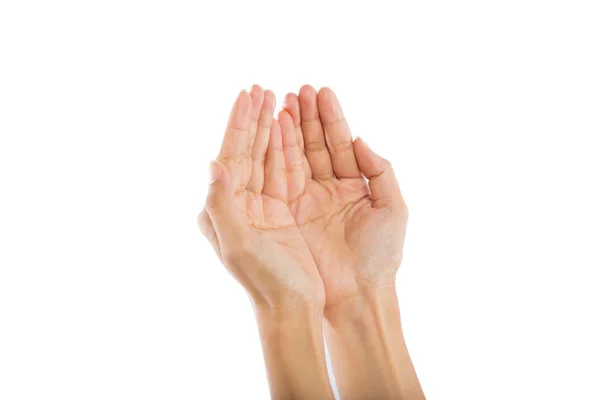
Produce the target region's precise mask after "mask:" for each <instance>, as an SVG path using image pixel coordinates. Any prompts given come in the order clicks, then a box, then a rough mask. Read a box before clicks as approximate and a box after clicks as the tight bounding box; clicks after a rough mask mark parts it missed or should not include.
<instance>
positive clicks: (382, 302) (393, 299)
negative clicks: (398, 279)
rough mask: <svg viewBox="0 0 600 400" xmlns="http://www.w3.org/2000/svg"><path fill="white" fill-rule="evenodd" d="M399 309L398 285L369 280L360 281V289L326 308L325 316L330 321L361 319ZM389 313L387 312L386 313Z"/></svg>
mask: <svg viewBox="0 0 600 400" xmlns="http://www.w3.org/2000/svg"><path fill="white" fill-rule="evenodd" d="M390 308H391V309H392V310H393V311H397V310H398V296H397V293H396V285H395V284H394V283H390V284H388V285H378V284H374V283H372V282H368V281H362V280H359V281H358V291H357V292H356V294H355V295H353V296H350V297H347V298H345V299H343V300H341V301H339V302H337V303H334V304H332V305H329V306H327V307H325V308H324V310H323V316H324V317H325V319H326V320H328V321H329V322H335V320H336V319H339V318H343V319H361V318H366V317H372V316H374V315H381V314H382V312H383V311H384V310H389V309H390ZM385 314H387V312H386V313H385Z"/></svg>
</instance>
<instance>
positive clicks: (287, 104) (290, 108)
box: [283, 93, 301, 126]
mask: <svg viewBox="0 0 600 400" xmlns="http://www.w3.org/2000/svg"><path fill="white" fill-rule="evenodd" d="M283 108H284V109H285V110H286V111H287V112H288V113H289V114H290V116H291V117H292V120H293V121H294V126H300V122H301V119H300V102H299V100H298V96H297V95H296V94H295V93H288V94H287V95H286V96H285V101H284V105H283Z"/></svg>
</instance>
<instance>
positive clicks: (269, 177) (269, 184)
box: [263, 119, 287, 204]
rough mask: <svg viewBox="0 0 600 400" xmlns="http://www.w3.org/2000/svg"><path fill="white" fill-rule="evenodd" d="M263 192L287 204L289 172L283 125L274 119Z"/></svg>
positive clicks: (266, 159)
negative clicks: (284, 153)
mask: <svg viewBox="0 0 600 400" xmlns="http://www.w3.org/2000/svg"><path fill="white" fill-rule="evenodd" d="M263 194H264V195H267V196H269V197H272V198H274V199H277V200H279V201H282V202H283V203H286V204H287V173H286V169H285V157H284V156H283V143H282V139H281V127H280V126H279V122H278V121H277V120H276V119H274V120H273V123H272V124H271V133H270V135H269V145H268V147H267V155H266V157H265V184H264V187H263Z"/></svg>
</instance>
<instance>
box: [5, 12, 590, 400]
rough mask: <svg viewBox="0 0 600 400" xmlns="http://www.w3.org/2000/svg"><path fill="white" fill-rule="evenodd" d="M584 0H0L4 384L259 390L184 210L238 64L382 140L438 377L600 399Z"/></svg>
mask: <svg viewBox="0 0 600 400" xmlns="http://www.w3.org/2000/svg"><path fill="white" fill-rule="evenodd" d="M597 5H598V2H597V1H573V0H569V1H566V0H564V1H533V0H518V1H514V0H508V1H506V0H505V1H464V0H458V1H418V2H389V3H380V2H376V1H368V2H360V3H359V2H357V3H356V4H350V3H349V2H337V3H330V2H307V1H296V2H272V3H267V2H249V1H248V2H243V3H241V2H240V3H233V2H225V1H211V2H203V1H198V0H196V1H102V2H100V1H97V2H91V1H86V2H81V1H70V2H68V1H53V2H45V1H44V2H42V1H38V2H32V1H16V0H15V1H10V0H4V1H2V2H1V3H0V134H1V141H0V191H1V196H0V202H1V203H2V204H1V207H0V399H3V400H4V399H6V400H12V399H54V398H57V399H213V398H214V399H236V398H244V399H264V398H268V386H267V381H266V376H265V371H264V367H263V361H262V352H261V349H260V342H259V337H258V334H257V331H256V326H255V321H254V316H253V312H252V308H251V305H250V303H249V300H248V299H247V297H246V295H245V293H244V292H243V290H242V289H241V287H239V286H238V284H237V283H236V282H235V281H234V280H233V278H231V277H230V276H229V274H228V273H227V272H226V271H225V269H224V268H223V267H222V266H221V265H220V264H219V262H218V260H217V258H216V256H215V255H214V254H213V252H212V249H211V247H210V246H209V245H208V244H207V243H206V242H205V241H204V239H203V238H202V237H201V235H200V233H199V231H198V229H197V227H196V216H197V214H198V213H199V211H200V209H201V206H202V203H203V199H204V195H205V192H206V187H207V178H208V171H207V170H208V162H209V161H210V160H211V159H212V158H214V157H215V156H216V153H217V151H218V148H219V144H220V140H221V135H222V132H223V129H224V126H225V122H226V118H227V115H228V113H229V108H230V106H231V103H232V102H233V100H234V99H235V96H236V94H237V93H238V91H239V90H240V89H241V88H246V89H249V88H250V85H251V84H252V83H259V84H261V85H262V86H263V87H265V88H270V89H272V90H274V91H275V93H276V95H277V96H278V99H279V100H281V99H282V98H283V96H284V95H285V93H286V92H288V91H297V90H298V89H299V87H300V86H301V85H302V84H304V83H311V84H312V85H314V86H315V87H317V88H319V87H321V86H324V85H326V86H329V87H331V88H333V89H334V90H335V91H336V92H337V93H338V96H339V98H340V100H341V102H342V105H343V106H344V109H345V112H346V116H347V119H348V121H349V123H350V126H351V128H352V130H353V133H354V134H355V135H360V136H362V137H363V138H364V139H365V140H367V141H368V143H369V144H370V145H371V147H373V148H374V149H376V150H379V151H380V152H381V153H382V154H383V156H385V157H387V158H389V159H390V160H392V162H393V164H394V166H395V168H396V171H397V174H398V176H399V178H400V180H401V185H402V189H403V192H404V194H405V197H406V199H407V202H408V205H409V208H410V210H411V220H410V223H409V231H408V238H407V243H406V251H405V260H404V262H403V265H402V267H401V271H400V273H399V277H398V287H399V295H400V301H401V309H402V318H403V324H404V327H405V333H406V338H407V342H408V346H409V349H410V352H411V354H412V356H413V360H414V363H415V366H416V369H417V372H418V374H419V377H420V379H421V382H422V385H423V387H424V390H425V392H426V395H427V396H428V399H430V400H431V399H461V400H465V399H477V400H481V399H503V400H504V399H507V398H508V399H566V398H569V399H599V398H600V388H599V383H598V382H599V381H598V379H599V377H600V361H599V360H600V348H599V345H598V342H599V339H600V329H599V314H600V311H599V309H598V308H599V306H598V305H599V304H600V298H599V297H600V296H599V289H598V286H599V282H600V281H599V279H598V270H599V269H600V251H599V250H600V228H599V227H600V212H599V209H600V193H599V190H600V179H599V173H600V156H599V154H600V145H599V144H598V138H599V136H600V22H599V21H600V13H599V11H598V7H596V6H597ZM278 104H281V103H280V102H279V103H278Z"/></svg>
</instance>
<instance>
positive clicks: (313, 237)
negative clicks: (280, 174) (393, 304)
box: [278, 86, 408, 306]
mask: <svg viewBox="0 0 600 400" xmlns="http://www.w3.org/2000/svg"><path fill="white" fill-rule="evenodd" d="M278 119H279V122H280V124H281V129H282V134H283V143H284V150H285V151H284V153H285V159H286V165H287V166H288V167H287V168H288V170H287V203H288V206H289V209H290V211H291V213H292V215H293V216H294V219H295V221H296V225H297V226H298V228H299V230H300V232H301V233H302V237H303V238H304V240H305V241H306V244H307V245H308V248H309V249H310V252H311V253H312V255H313V258H314V260H315V262H316V264H317V267H318V269H319V273H320V275H321V277H322V280H323V285H324V287H325V293H326V306H330V305H333V304H336V303H338V302H340V301H343V300H344V299H347V298H350V297H354V296H356V295H359V294H360V293H361V290H362V289H363V288H364V287H365V285H366V286H372V287H375V288H378V287H381V286H387V285H393V284H394V281H395V276H396V271H397V269H398V267H399V265H400V261H401V259H402V248H403V245H404V235H405V232H406V223H407V219H408V210H407V208H406V204H405V202H404V200H403V198H402V195H401V193H400V188H399V186H398V182H397V180H396V177H395V176H394V172H393V170H392V167H391V165H390V163H389V162H388V161H387V160H385V159H383V158H382V157H380V156H378V155H377V154H376V153H375V152H373V151H372V150H371V149H370V148H369V147H368V146H367V145H366V143H365V142H364V141H363V140H361V139H357V140H355V141H353V140H352V135H351V133H350V130H349V128H348V124H347V122H346V120H345V119H344V114H343V113H342V109H341V106H340V104H339V102H338V100H337V97H336V96H335V94H334V93H333V91H331V90H330V89H328V88H324V89H321V90H320V91H319V93H318V94H317V92H316V91H315V90H314V89H313V88H312V87H310V86H303V87H302V88H301V89H300V92H299V95H298V96H297V95H295V94H288V95H287V96H286V98H285V104H284V110H283V111H282V112H280V113H279V117H278Z"/></svg>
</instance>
